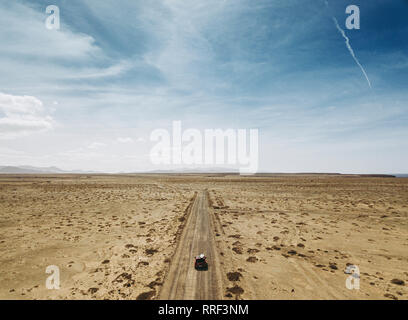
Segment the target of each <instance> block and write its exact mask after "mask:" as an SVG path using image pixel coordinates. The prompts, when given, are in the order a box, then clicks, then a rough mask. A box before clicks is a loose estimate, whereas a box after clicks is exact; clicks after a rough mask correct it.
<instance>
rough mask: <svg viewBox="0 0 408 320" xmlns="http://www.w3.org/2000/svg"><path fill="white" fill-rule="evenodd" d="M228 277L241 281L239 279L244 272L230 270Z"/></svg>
mask: <svg viewBox="0 0 408 320" xmlns="http://www.w3.org/2000/svg"><path fill="white" fill-rule="evenodd" d="M227 277H228V280H229V281H239V279H240V278H241V277H242V274H241V273H240V272H228V273H227Z"/></svg>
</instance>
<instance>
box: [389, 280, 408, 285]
mask: <svg viewBox="0 0 408 320" xmlns="http://www.w3.org/2000/svg"><path fill="white" fill-rule="evenodd" d="M391 283H393V284H396V285H399V286H404V285H405V282H404V280H400V279H392V280H391Z"/></svg>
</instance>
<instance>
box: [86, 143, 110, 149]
mask: <svg viewBox="0 0 408 320" xmlns="http://www.w3.org/2000/svg"><path fill="white" fill-rule="evenodd" d="M103 147H106V143H103V142H92V143H91V144H90V145H89V146H88V149H91V150H96V149H100V148H103Z"/></svg>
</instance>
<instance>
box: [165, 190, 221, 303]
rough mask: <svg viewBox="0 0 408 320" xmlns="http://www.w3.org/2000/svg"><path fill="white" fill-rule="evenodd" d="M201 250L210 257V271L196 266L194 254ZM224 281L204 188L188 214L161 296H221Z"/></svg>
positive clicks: (208, 258) (205, 298)
mask: <svg viewBox="0 0 408 320" xmlns="http://www.w3.org/2000/svg"><path fill="white" fill-rule="evenodd" d="M200 253H204V254H205V255H206V257H207V260H208V263H209V268H208V271H197V270H195V269H194V258H195V256H197V255H198V254H200ZM221 283H222V279H221V272H220V267H219V261H218V255H217V253H216V247H215V241H214V234H213V228H212V221H211V218H210V216H209V210H208V199H207V193H206V191H201V192H199V193H198V195H197V197H196V200H195V202H194V204H193V206H192V209H191V213H190V215H189V217H188V218H187V222H186V225H185V227H184V230H183V232H182V234H181V237H180V241H179V243H178V246H177V249H176V252H175V255H174V257H173V259H172V263H171V265H170V269H169V272H168V274H167V276H166V278H165V280H164V283H163V287H162V290H161V292H160V295H159V299H174V300H194V299H202V300H212V299H220V298H221V292H222V288H221Z"/></svg>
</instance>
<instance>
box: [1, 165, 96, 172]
mask: <svg viewBox="0 0 408 320" xmlns="http://www.w3.org/2000/svg"><path fill="white" fill-rule="evenodd" d="M45 173H97V172H95V171H83V170H73V171H66V170H62V169H60V168H57V167H33V166H0V174H45Z"/></svg>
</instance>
